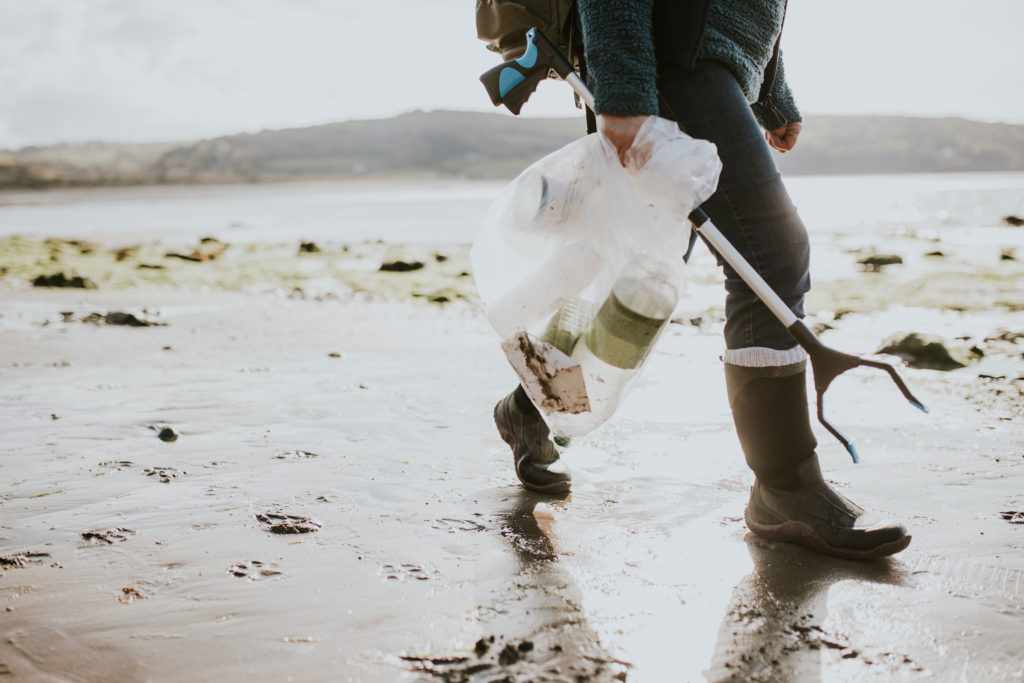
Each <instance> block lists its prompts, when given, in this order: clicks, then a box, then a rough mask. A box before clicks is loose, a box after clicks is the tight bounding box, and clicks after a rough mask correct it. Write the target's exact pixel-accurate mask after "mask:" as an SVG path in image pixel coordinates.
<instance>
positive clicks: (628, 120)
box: [597, 114, 647, 166]
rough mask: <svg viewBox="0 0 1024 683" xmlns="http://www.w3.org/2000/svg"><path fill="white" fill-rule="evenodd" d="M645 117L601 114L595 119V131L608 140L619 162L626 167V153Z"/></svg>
mask: <svg viewBox="0 0 1024 683" xmlns="http://www.w3.org/2000/svg"><path fill="white" fill-rule="evenodd" d="M646 120H647V116H613V115H611V114H601V115H600V116H598V117H597V129H598V130H599V131H601V134H602V135H604V136H605V137H606V138H608V141H609V142H611V143H612V145H614V146H615V150H616V151H617V152H618V153H619V162H620V163H621V164H622V165H623V166H625V165H626V152H628V151H629V148H630V147H632V146H633V140H634V139H635V138H636V134H637V133H638V132H639V131H640V126H642V125H644V121H646Z"/></svg>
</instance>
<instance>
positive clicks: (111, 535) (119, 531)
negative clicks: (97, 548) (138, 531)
mask: <svg viewBox="0 0 1024 683" xmlns="http://www.w3.org/2000/svg"><path fill="white" fill-rule="evenodd" d="M134 533H135V532H134V531H132V530H131V529H125V528H123V527H115V528H113V529H107V530H105V531H104V530H101V529H94V530H92V531H83V532H82V538H83V539H84V540H86V541H95V542H97V543H107V544H112V543H116V542H118V541H127V540H128V537H129V536H131V535H133V534H134Z"/></svg>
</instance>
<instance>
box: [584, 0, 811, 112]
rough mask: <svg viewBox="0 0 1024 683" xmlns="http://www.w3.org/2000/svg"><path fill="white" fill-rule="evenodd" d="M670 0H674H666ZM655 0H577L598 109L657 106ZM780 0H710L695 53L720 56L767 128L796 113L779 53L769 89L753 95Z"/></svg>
mask: <svg viewBox="0 0 1024 683" xmlns="http://www.w3.org/2000/svg"><path fill="white" fill-rule="evenodd" d="M667 1H668V2H673V1H675V0H667ZM653 6H654V0H579V13H580V22H581V24H582V26H583V43H584V45H585V56H586V59H587V68H588V71H589V80H590V81H591V87H592V90H593V91H594V99H595V109H596V112H597V113H598V114H615V115H619V116H629V115H643V114H657V113H658V88H657V84H656V79H657V65H656V61H655V56H654V40H653V37H652V30H651V13H652V9H653ZM783 6H784V0H712V2H711V7H710V10H709V13H708V23H707V31H706V33H705V35H704V41H703V43H702V44H701V47H700V51H699V52H698V59H711V60H715V61H718V62H721V63H723V64H725V66H726V67H728V68H729V70H730V71H732V73H733V75H734V76H736V80H737V82H738V83H739V84H740V87H741V88H742V89H743V93H744V94H745V95H746V97H747V101H748V102H750V103H751V106H752V109H753V111H754V115H755V116H756V117H757V120H758V122H759V123H760V124H761V125H762V126H764V127H765V129H767V130H775V129H777V128H781V127H782V126H785V125H786V124H787V123H793V122H795V121H801V120H802V117H801V116H800V111H799V110H798V109H797V107H796V103H795V102H794V101H793V94H792V92H790V89H789V86H788V85H787V84H786V72H785V68H784V67H783V63H782V58H781V55H780V57H779V62H778V67H777V71H776V75H775V81H774V85H773V87H772V90H771V93H769V96H768V98H767V100H766V101H765V102H764V103H756V101H757V97H758V94H759V93H760V90H761V83H762V82H763V80H764V69H765V67H766V66H767V65H768V62H769V61H771V58H772V50H773V48H774V47H775V40H776V38H778V35H779V32H780V31H781V30H782V18H783V12H784V9H783Z"/></svg>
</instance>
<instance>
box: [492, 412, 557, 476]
mask: <svg viewBox="0 0 1024 683" xmlns="http://www.w3.org/2000/svg"><path fill="white" fill-rule="evenodd" d="M494 426H495V427H497V428H498V435H499V436H501V440H502V441H504V442H505V443H507V444H508V445H509V447H510V448H511V449H512V454H513V456H514V455H515V452H516V437H515V435H514V434H512V432H510V431H508V430H507V429H505V428H504V427H502V426H501V421H500V420H498V406H494ZM516 477H517V478H518V479H519V483H521V484H522V485H523V486H525V487H526V488H528V489H530V490H531V491H536V492H537V493H565V492H566V491H568V490H569V489H570V488H571V487H572V482H569V481H556V482H552V483H550V484H547V485H543V486H539V485H537V484H531V483H530V482H528V481H523V479H522V477H520V476H519V472H518V471H517V472H516Z"/></svg>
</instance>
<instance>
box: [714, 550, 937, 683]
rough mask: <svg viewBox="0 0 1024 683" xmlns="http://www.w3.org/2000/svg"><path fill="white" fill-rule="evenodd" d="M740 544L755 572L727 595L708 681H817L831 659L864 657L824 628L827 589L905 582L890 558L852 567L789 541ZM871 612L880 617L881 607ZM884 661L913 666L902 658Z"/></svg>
mask: <svg viewBox="0 0 1024 683" xmlns="http://www.w3.org/2000/svg"><path fill="white" fill-rule="evenodd" d="M745 541H746V543H747V548H748V550H749V552H750V557H751V559H752V560H753V562H754V570H753V571H752V572H751V573H750V574H748V575H747V576H745V577H744V578H743V579H742V580H741V581H740V583H739V584H738V585H737V586H736V588H735V589H734V590H733V593H732V600H731V602H730V604H729V608H728V610H727V611H726V614H725V616H724V618H723V619H722V623H721V625H720V626H719V630H718V642H717V644H716V646H715V652H714V656H713V659H712V662H711V668H710V669H709V671H708V672H707V674H706V675H707V677H708V679H709V680H712V681H780V680H799V681H818V680H822V675H821V671H822V669H823V668H824V667H825V666H827V665H828V663H829V660H835V659H853V658H856V657H861V656H862V655H863V653H862V652H860V651H859V650H858V649H857V648H856V647H854V646H853V645H852V644H851V642H850V640H849V638H848V636H846V635H844V634H841V633H835V632H831V631H830V630H829V629H828V628H827V626H823V625H824V624H826V622H827V616H828V592H829V589H830V588H831V587H832V586H833V585H834V584H836V583H838V582H840V581H850V580H852V581H863V582H871V583H881V584H889V585H893V586H902V585H904V583H905V581H906V574H905V571H904V570H903V569H902V567H901V565H900V563H899V562H898V561H897V560H894V559H892V558H887V559H885V560H879V561H876V562H860V563H857V562H849V561H845V560H837V559H832V558H827V557H820V556H817V555H814V554H813V553H810V552H808V551H806V550H803V549H802V548H798V547H795V546H791V545H788V544H769V543H767V542H765V541H763V540H762V539H759V538H758V537H756V536H754V535H753V534H747V536H746V538H745ZM876 607H877V608H878V610H879V612H880V613H882V612H884V606H883V605H878V606H876ZM880 618H885V617H880ZM886 654H888V655H892V654H893V653H886ZM888 659H890V660H893V661H892V662H891V663H895V664H897V665H899V666H904V665H908V666H910V667H912V666H913V662H912V661H904V657H903V656H899V657H896V656H895V655H893V656H892V657H889V658H888ZM897 660H898V661H897ZM917 670H918V671H919V670H920V667H917ZM829 678H831V677H829Z"/></svg>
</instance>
